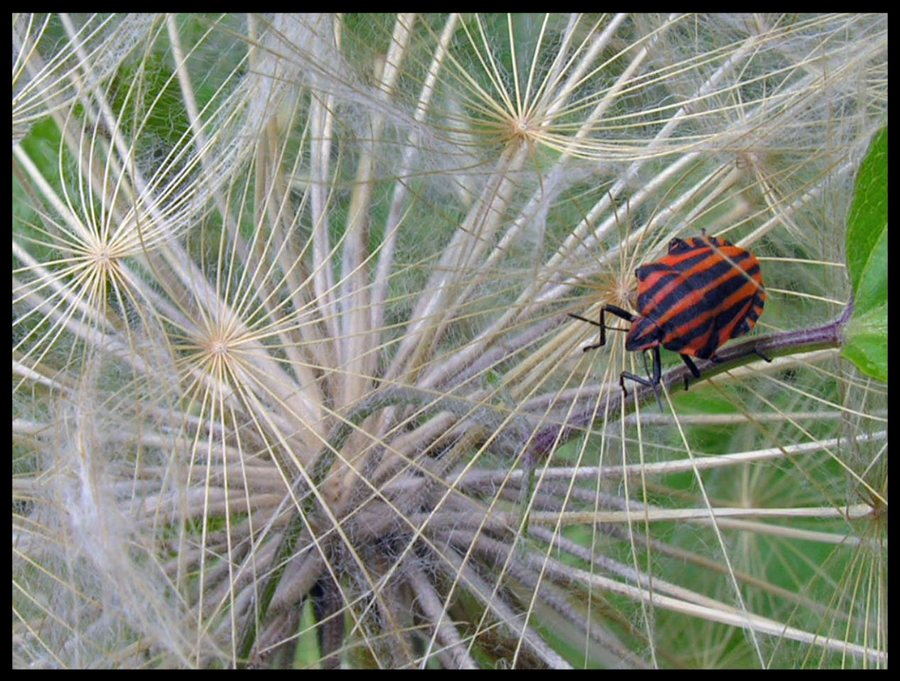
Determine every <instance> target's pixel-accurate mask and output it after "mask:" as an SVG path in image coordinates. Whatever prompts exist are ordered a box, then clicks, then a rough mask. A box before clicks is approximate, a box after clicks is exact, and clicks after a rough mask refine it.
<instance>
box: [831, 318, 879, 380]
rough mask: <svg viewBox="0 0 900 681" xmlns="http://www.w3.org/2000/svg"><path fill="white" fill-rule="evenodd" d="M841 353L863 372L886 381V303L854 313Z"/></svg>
mask: <svg viewBox="0 0 900 681" xmlns="http://www.w3.org/2000/svg"><path fill="white" fill-rule="evenodd" d="M847 337H848V339H849V342H848V343H847V344H846V345H845V346H844V348H843V350H842V354H843V355H844V357H846V358H847V359H849V360H850V361H851V362H853V363H854V364H855V365H856V366H857V368H858V369H859V370H860V371H861V372H862V373H864V374H866V375H868V376H871V377H872V378H877V379H878V380H879V381H883V382H885V383H887V305H886V304H885V305H883V306H881V307H875V308H872V309H871V310H869V311H868V312H865V313H863V314H861V315H854V317H853V320H852V321H851V322H850V324H849V326H848V327H847Z"/></svg>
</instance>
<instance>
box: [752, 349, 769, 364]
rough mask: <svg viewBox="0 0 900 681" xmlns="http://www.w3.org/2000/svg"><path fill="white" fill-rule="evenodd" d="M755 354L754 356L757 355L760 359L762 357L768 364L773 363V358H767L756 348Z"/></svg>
mask: <svg viewBox="0 0 900 681" xmlns="http://www.w3.org/2000/svg"><path fill="white" fill-rule="evenodd" d="M753 354H754V355H757V356H758V357H762V358H763V359H764V360H766V361H767V362H771V361H772V358H771V357H766V356H765V355H764V354H763V353H762V352H761V351H760V350H757V349H756V348H753Z"/></svg>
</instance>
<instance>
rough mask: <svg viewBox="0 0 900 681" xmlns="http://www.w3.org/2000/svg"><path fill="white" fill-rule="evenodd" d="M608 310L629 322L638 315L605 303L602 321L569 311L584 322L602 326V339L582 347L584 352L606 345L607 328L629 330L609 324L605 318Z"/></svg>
mask: <svg viewBox="0 0 900 681" xmlns="http://www.w3.org/2000/svg"><path fill="white" fill-rule="evenodd" d="M606 312H609V313H610V314H614V315H616V316H617V317H621V318H622V319H624V320H626V321H629V322H633V321H634V320H635V319H637V316H636V315H633V314H631V313H630V312H628V310H623V309H622V308H621V307H616V306H615V305H604V306H603V307H601V308H600V321H599V322H595V321H594V320H593V319H588V318H587V317H582V316H581V315H577V314H573V313H571V312H569V313H568V315H569V316H570V317H573V318H575V319H578V320H580V321H582V322H587V323H588V324H591V325H592V326H599V327H600V341H599V342H598V343H594V344H593V345H585V346H584V347H583V348H581V349H582V350H583V351H584V352H587V351H588V350H596V349H597V348H602V347H603V346H604V345H606V330H607V329H609V330H610V331H628V329H620V328H618V327H615V326H607V325H606V319H605V314H606Z"/></svg>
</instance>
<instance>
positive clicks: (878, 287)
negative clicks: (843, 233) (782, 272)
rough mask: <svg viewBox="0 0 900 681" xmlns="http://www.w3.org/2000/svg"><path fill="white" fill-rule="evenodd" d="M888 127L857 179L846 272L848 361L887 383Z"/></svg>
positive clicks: (879, 138)
mask: <svg viewBox="0 0 900 681" xmlns="http://www.w3.org/2000/svg"><path fill="white" fill-rule="evenodd" d="M887 256H888V252H887V127H885V128H884V129H883V130H882V131H881V132H880V133H878V135H877V136H876V137H875V140H874V141H873V142H872V145H871V147H870V148H869V153H868V155H867V156H866V158H865V160H864V161H863V163H862V166H861V167H860V169H859V175H858V176H857V178H856V194H855V196H854V198H853V207H852V208H851V210H850V218H849V220H848V224H847V268H848V271H849V273H850V281H851V283H852V285H853V297H854V301H855V307H854V312H853V319H852V320H851V322H850V324H849V325H848V327H847V330H846V343H845V345H844V348H843V350H842V354H843V355H844V357H846V358H847V359H849V360H850V361H851V362H853V363H854V364H855V365H856V366H857V368H858V369H859V370H860V371H861V372H862V373H864V374H866V375H868V376H872V377H873V378H877V379H878V380H881V381H887V268H888V262H887Z"/></svg>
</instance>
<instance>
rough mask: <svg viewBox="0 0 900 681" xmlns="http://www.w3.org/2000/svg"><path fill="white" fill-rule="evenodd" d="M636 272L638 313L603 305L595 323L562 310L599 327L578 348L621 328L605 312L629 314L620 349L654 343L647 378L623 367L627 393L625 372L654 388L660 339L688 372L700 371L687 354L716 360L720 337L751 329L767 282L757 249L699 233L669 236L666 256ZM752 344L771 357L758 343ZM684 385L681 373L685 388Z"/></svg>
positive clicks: (724, 338)
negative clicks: (754, 251)
mask: <svg viewBox="0 0 900 681" xmlns="http://www.w3.org/2000/svg"><path fill="white" fill-rule="evenodd" d="M635 275H636V276H637V279H638V298H637V307H638V310H639V311H640V314H632V313H631V312H629V311H628V310H623V309H622V308H620V307H616V306H615V305H604V306H603V307H602V308H601V309H600V321H599V323H598V322H595V321H593V320H591V319H586V318H585V317H581V316H579V315H576V314H571V313H569V316H570V317H574V318H575V319H580V320H581V321H584V322H587V323H588V324H593V325H594V326H599V327H600V342H599V343H594V344H593V345H588V346H585V347H584V348H583V350H585V351H587V350H593V349H595V348H599V347H603V346H604V345H605V344H606V330H607V329H610V330H613V331H625V330H626V329H619V328H617V327H612V326H606V320H605V315H606V313H609V314H613V315H615V316H617V317H621V318H622V319H624V320H626V321H629V322H631V328H630V329H627V331H628V336H627V338H626V339H625V349H626V350H629V351H644V350H652V351H653V372H652V376H651V377H650V378H649V379H648V378H643V377H642V376H637V375H635V374H633V373H630V372H628V371H623V372H622V374H621V376H620V377H619V385H621V386H622V390H623V391H624V392H625V394H626V395H627V391H626V390H625V379H626V378H628V379H631V380H632V381H635V382H637V383H640V384H641V385H646V386H650V387H652V388H653V389H654V390H656V389H657V386H658V385H659V382H660V378H661V375H662V366H661V364H660V356H659V348H660V346H661V347H664V348H666V349H667V350H672V351H673V352H677V353H678V354H679V355H680V356H681V359H682V360H683V361H684V363H685V364H686V365H687V367H688V369H690V371H691V374H693V376H694V378H700V370H699V369H698V368H697V365H696V364H695V363H694V361H693V360H692V359H691V357H697V358H698V359H708V360H711V361H713V362H715V361H717V360H718V358H717V357H716V350H718V349H719V347H721V346H722V345H723V344H724V343H725V342H726V341H728V340H730V339H732V338H736V337H738V336H742V335H744V334H745V333H747V332H748V331H750V330H751V329H752V328H753V327H754V326H755V325H756V320H757V319H759V316H760V315H761V314H762V311H763V306H764V305H765V303H766V289H765V287H764V286H763V281H762V275H761V274H760V269H759V261H758V260H757V259H756V257H755V256H754V255H753V254H752V253H751V252H750V251H748V250H745V249H743V248H740V247H738V246H735V245H733V244H731V243H729V242H728V241H726V240H725V239H719V238H716V237H711V236H706V235H705V234H704V235H703V236H698V237H691V238H689V239H672V241H671V242H670V243H669V251H668V253H667V254H666V255H665V256H663V257H662V258H661V259H660V260H658V261H657V262H652V263H647V264H646V265H641V266H640V267H638V268H637V270H635ZM753 352H755V353H756V354H758V355H759V356H760V357H762V358H763V359H765V360H766V361H770V360H769V358H768V357H766V356H765V355H763V354H762V353H760V352H759V351H757V350H754V351H753ZM687 386H688V378H687V377H686V376H685V379H684V387H685V389H687ZM658 397H659V395H658V394H657V398H658Z"/></svg>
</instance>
